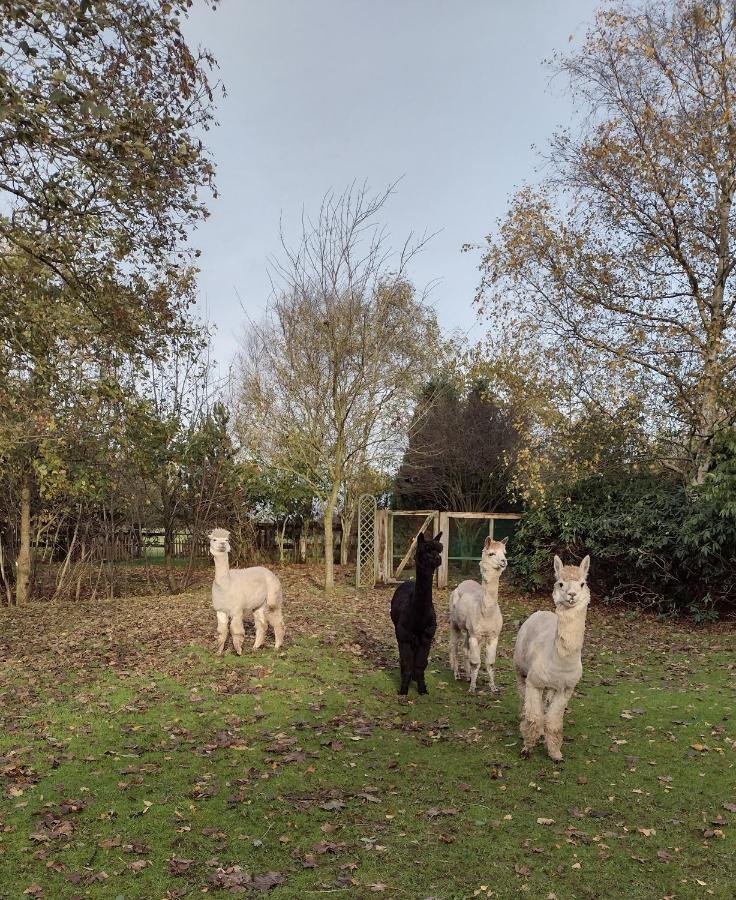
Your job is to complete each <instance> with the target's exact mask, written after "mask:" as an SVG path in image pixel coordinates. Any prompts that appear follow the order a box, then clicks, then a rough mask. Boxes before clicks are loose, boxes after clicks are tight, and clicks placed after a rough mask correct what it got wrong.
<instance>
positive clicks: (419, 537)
mask: <svg viewBox="0 0 736 900" xmlns="http://www.w3.org/2000/svg"><path fill="white" fill-rule="evenodd" d="M423 543H424V532H423V531H420V532H419V534H418V535H417V544H423Z"/></svg>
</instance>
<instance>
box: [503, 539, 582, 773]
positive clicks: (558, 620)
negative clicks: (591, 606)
mask: <svg viewBox="0 0 736 900" xmlns="http://www.w3.org/2000/svg"><path fill="white" fill-rule="evenodd" d="M589 568H590V557H589V556H586V557H585V559H584V560H583V561H582V562H581V563H580V565H579V566H563V565H562V560H561V559H560V558H559V556H555V575H556V581H555V587H554V591H553V592H552V599H553V600H554V602H555V610H556V611H555V612H554V613H553V612H549V611H547V610H540V611H538V612H535V613H533V614H532V615H531V616H529V618H528V619H527V620H526V622H524V624H523V625H522V626H521V628H520V629H519V634H518V636H517V638H516V647H515V649H514V665H515V667H516V679H517V682H518V685H519V695H520V696H521V703H522V712H521V735H522V737H523V738H524V747H523V749H522V753H523V754H524V755H525V756H528V755H529V754H530V753H531V751H532V749H533V748H534V745H535V744H536V743H537V741H538V740H539V738H540V737H541V736H542V735H544V741H545V743H546V745H547V752H548V753H549V756H550V758H551V759H554V760H561V759H562V721H563V718H564V715H565V710H566V708H567V703H568V701H569V699H570V697H571V696H572V692H573V691H574V690H575V685H576V684H577V683H578V681H580V677H581V676H582V674H583V664H582V662H581V659H580V653H581V650H582V648H583V638H584V637H585V614H586V612H587V609H588V603H590V591H589V590H588V585H587V583H586V579H587V577H588V570H589Z"/></svg>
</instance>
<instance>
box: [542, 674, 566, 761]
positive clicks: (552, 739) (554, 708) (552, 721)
mask: <svg viewBox="0 0 736 900" xmlns="http://www.w3.org/2000/svg"><path fill="white" fill-rule="evenodd" d="M570 693H571V692H567V691H560V692H559V693H555V694H553V695H552V697H551V699H550V701H549V706H548V707H547V709H546V711H545V714H544V742H545V744H546V745H547V753H548V754H549V758H550V759H553V760H555V762H559V761H560V760H561V759H562V721H563V719H564V717H565V710H566V709H567V701H568V700H569V699H570Z"/></svg>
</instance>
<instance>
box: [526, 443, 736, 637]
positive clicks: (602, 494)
mask: <svg viewBox="0 0 736 900" xmlns="http://www.w3.org/2000/svg"><path fill="white" fill-rule="evenodd" d="M555 553H558V554H560V555H561V556H562V557H563V558H568V559H569V558H573V559H581V558H582V557H583V556H585V554H586V553H590V554H591V556H592V557H593V566H592V568H591V583H592V587H593V590H594V592H596V593H597V594H598V595H599V596H602V597H603V598H604V599H607V600H610V601H619V602H625V603H627V604H631V605H635V606H640V607H650V608H656V609H657V610H658V611H660V612H677V613H686V614H689V615H691V616H692V617H693V618H695V619H696V620H699V621H704V620H708V619H712V618H715V617H716V616H717V615H718V613H719V612H720V613H723V612H725V611H727V610H728V609H729V607H730V608H734V607H736V437H734V436H733V435H728V436H727V437H726V438H724V439H722V441H721V443H720V444H719V446H718V447H717V448H716V451H715V453H714V465H713V469H712V471H711V473H710V474H709V475H708V477H707V479H706V482H705V484H704V485H703V486H702V487H699V488H690V489H688V488H686V487H685V485H684V484H683V483H682V482H681V481H680V480H678V479H677V478H675V477H674V476H669V475H667V474H659V475H653V474H638V473H637V474H619V475H616V476H597V477H591V478H585V479H582V480H579V481H576V482H574V483H572V484H568V485H564V484H562V485H557V486H556V487H555V488H554V489H553V490H551V491H550V492H549V493H548V494H547V495H546V496H545V497H544V499H543V500H541V501H539V502H537V503H535V504H532V505H531V506H530V507H529V508H528V509H527V511H526V514H525V516H524V519H523V520H522V522H521V523H520V525H519V527H518V528H517V530H516V533H515V535H514V545H513V549H512V556H513V560H514V573H515V575H516V577H517V579H518V580H519V581H520V582H521V583H522V584H523V585H524V586H525V587H527V588H540V587H542V586H547V585H548V583H550V582H551V580H552V574H551V573H552V562H551V561H552V556H553V554H555Z"/></svg>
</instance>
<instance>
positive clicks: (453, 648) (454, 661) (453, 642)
mask: <svg viewBox="0 0 736 900" xmlns="http://www.w3.org/2000/svg"><path fill="white" fill-rule="evenodd" d="M459 638H460V632H459V630H458V628H457V626H456V625H455V624H454V623H452V622H451V623H450V668H451V669H452V674H453V675H454V676H455V681H457V680H458V678H459V665H458V658H457V645H458V641H459Z"/></svg>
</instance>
